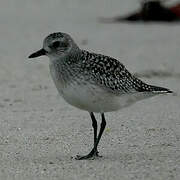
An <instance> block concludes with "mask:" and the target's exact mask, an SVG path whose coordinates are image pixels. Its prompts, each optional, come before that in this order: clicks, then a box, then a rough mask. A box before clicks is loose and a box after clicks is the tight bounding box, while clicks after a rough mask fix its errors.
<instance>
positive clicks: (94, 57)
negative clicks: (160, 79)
mask: <svg viewBox="0 0 180 180" xmlns="http://www.w3.org/2000/svg"><path fill="white" fill-rule="evenodd" d="M81 65H82V67H81V70H82V71H83V73H84V74H85V75H87V76H89V77H90V78H91V79H92V80H93V81H94V82H95V83H97V84H98V85H99V86H101V87H102V88H105V89H107V90H108V91H111V92H112V93H115V94H126V93H128V94H129V93H130V94H131V93H136V92H145V93H152V94H161V93H171V91H170V90H168V89H166V88H163V87H157V86H152V85H148V84H146V83H144V82H143V81H141V80H140V79H138V78H136V77H135V76H133V75H132V74H131V73H130V72H129V71H128V70H127V69H126V68H125V66H124V65H123V64H122V63H121V62H119V61H118V60H116V59H114V58H112V57H109V56H105V55H101V54H95V53H90V52H88V51H84V50H83V51H82V55H81Z"/></svg>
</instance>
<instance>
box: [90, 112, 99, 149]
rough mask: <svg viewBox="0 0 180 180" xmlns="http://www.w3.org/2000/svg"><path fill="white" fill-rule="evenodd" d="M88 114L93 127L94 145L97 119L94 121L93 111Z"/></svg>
mask: <svg viewBox="0 0 180 180" xmlns="http://www.w3.org/2000/svg"><path fill="white" fill-rule="evenodd" d="M90 116H91V119H92V127H93V129H94V146H95V144H96V141H97V121H96V118H95V116H94V114H93V112H90Z"/></svg>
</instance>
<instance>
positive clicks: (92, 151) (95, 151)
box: [76, 113, 106, 160]
mask: <svg viewBox="0 0 180 180" xmlns="http://www.w3.org/2000/svg"><path fill="white" fill-rule="evenodd" d="M90 115H91V119H92V121H93V122H94V123H93V128H94V127H95V128H94V140H95V139H96V141H95V143H94V147H93V149H92V150H91V152H90V153H89V154H88V155H86V156H77V157H76V159H77V160H83V159H90V158H93V157H97V156H98V151H97V147H98V144H99V141H100V139H101V136H102V134H103V132H104V129H105V127H106V120H105V116H104V113H102V114H101V117H102V122H101V127H100V131H99V134H98V137H97V138H95V137H96V136H97V121H96V119H95V116H94V114H93V113H90ZM92 117H93V118H92ZM94 120H95V121H94ZM95 130H96V131H95Z"/></svg>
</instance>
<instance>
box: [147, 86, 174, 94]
mask: <svg viewBox="0 0 180 180" xmlns="http://www.w3.org/2000/svg"><path fill="white" fill-rule="evenodd" d="M149 86H150V87H149V89H150V91H151V92H153V93H157V94H166V93H173V91H171V90H170V89H167V88H164V87H158V86H152V85H149Z"/></svg>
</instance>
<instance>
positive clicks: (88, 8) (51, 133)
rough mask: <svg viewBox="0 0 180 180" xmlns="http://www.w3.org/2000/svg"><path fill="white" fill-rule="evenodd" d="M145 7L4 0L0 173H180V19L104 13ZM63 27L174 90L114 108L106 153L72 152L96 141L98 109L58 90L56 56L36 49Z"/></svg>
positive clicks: (97, 179) (85, 178) (166, 179)
mask: <svg viewBox="0 0 180 180" xmlns="http://www.w3.org/2000/svg"><path fill="white" fill-rule="evenodd" d="M136 8H138V2H137V1H134V0H121V1H119V0H113V1H108V0H98V1H97V0H91V1H88V0H54V1H48V0H38V1H37V0H29V1H24V0H15V1H10V0H6V1H3V2H1V6H0V27H1V28H0V39H1V43H0V180H51V179H52V180H80V179H81V180H111V179H112V180H119V179H122V180H179V179H180V38H179V37H180V24H167V23H165V24H162V23H160V24H158V23H155V24H152V23H150V24H143V23H138V24H130V23H121V24H120V23H119V24H117V23H116V24H103V23H100V22H98V17H112V16H115V15H121V14H125V13H127V12H130V11H133V10H134V9H136ZM58 31H61V32H67V33H69V34H71V35H72V37H73V38H74V39H75V41H76V42H77V44H78V45H79V46H80V47H81V48H82V49H86V50H89V51H92V52H96V53H101V54H105V55H109V56H112V57H114V58H117V59H118V60H120V61H121V62H122V63H123V64H124V65H125V66H126V67H127V69H128V70H130V72H133V73H136V74H137V75H138V76H139V77H140V78H141V79H143V80H144V81H145V82H147V83H151V84H154V85H158V86H163V87H167V88H169V89H171V90H173V91H174V94H173V95H161V96H156V97H153V98H151V99H146V100H143V101H140V102H138V103H136V104H134V105H133V106H130V107H129V108H126V109H122V110H120V111H117V112H113V113H107V114H106V119H107V128H106V129H105V133H104V134H103V137H102V140H101V142H100V145H99V151H100V155H102V156H103V157H102V158H100V159H97V160H89V161H86V160H85V161H77V160H74V159H73V157H74V156H76V155H77V154H86V153H87V152H89V150H90V149H91V147H92V145H93V130H92V128H91V120H90V117H89V114H88V113H87V112H85V111H81V110H79V109H76V108H74V107H72V106H70V105H68V104H67V103H66V102H65V101H64V100H63V99H62V98H61V97H59V95H58V92H57V90H56V88H55V86H54V84H53V81H52V79H51V77H50V73H49V65H48V64H49V60H48V58H47V57H40V58H38V59H32V60H30V59H28V56H29V55H30V54H31V53H32V52H34V51H36V50H39V49H40V48H41V47H42V41H43V39H44V38H45V37H46V36H47V35H48V34H50V33H52V32H58ZM97 118H98V120H99V121H98V123H100V116H99V115H98V114H97Z"/></svg>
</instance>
